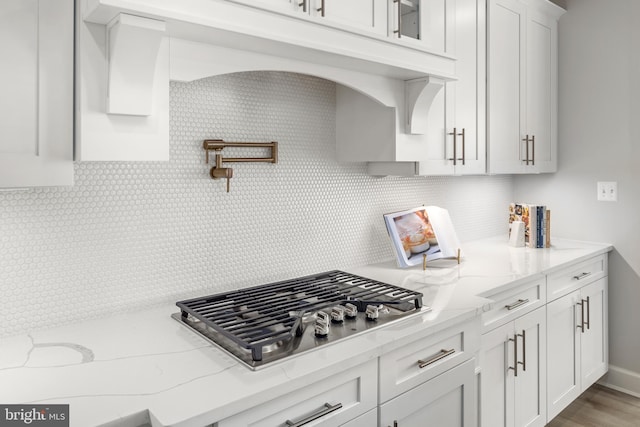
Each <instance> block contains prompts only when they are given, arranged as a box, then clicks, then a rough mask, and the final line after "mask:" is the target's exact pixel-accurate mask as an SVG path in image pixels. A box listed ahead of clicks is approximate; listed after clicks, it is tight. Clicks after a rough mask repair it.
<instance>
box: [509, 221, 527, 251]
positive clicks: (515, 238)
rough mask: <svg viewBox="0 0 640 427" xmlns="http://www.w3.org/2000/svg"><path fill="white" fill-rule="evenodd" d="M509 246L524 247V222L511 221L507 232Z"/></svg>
mask: <svg viewBox="0 0 640 427" xmlns="http://www.w3.org/2000/svg"><path fill="white" fill-rule="evenodd" d="M509 246H513V247H514V248H522V247H524V222H522V221H513V222H512V223H511V230H510V232H509Z"/></svg>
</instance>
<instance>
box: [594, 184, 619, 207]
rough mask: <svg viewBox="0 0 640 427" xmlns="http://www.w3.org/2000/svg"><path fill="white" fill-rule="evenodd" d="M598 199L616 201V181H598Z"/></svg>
mask: <svg viewBox="0 0 640 427" xmlns="http://www.w3.org/2000/svg"><path fill="white" fill-rule="evenodd" d="M597 189H598V200H599V201H603V202H617V201H618V183H617V182H616V181H606V182H605V181H599V182H598V185H597Z"/></svg>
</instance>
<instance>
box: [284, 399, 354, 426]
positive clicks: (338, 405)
mask: <svg viewBox="0 0 640 427" xmlns="http://www.w3.org/2000/svg"><path fill="white" fill-rule="evenodd" d="M340 408H342V403H336V404H335V405H331V404H330V403H325V404H324V406H323V407H322V409H320V410H319V411H318V412H316V413H314V414H311V415H309V416H308V417H306V418H304V419H301V420H300V421H296V422H293V421H291V420H287V421H285V424H286V425H288V426H289V427H299V426H303V425H305V424H309V423H310V422H311V421H315V420H317V419H318V418H322V417H324V416H325V415H327V414H330V413H332V412H333V411H337V410H338V409H340Z"/></svg>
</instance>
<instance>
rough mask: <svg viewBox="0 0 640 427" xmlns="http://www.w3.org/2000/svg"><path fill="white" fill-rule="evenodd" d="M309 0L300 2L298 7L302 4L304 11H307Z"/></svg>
mask: <svg viewBox="0 0 640 427" xmlns="http://www.w3.org/2000/svg"><path fill="white" fill-rule="evenodd" d="M307 1H308V0H302V3H298V7H300V6H302V11H303V12H305V13H306V12H307Z"/></svg>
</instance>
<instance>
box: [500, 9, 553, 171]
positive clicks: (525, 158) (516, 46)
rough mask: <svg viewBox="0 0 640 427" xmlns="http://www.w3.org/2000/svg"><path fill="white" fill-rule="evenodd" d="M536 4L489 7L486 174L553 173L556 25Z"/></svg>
mask: <svg viewBox="0 0 640 427" xmlns="http://www.w3.org/2000/svg"><path fill="white" fill-rule="evenodd" d="M562 12H563V10H562V9H561V8H559V7H557V6H555V5H553V4H551V3H549V2H543V1H541V0H529V1H527V2H521V1H518V0H490V2H489V16H488V22H489V23H488V25H489V67H488V68H489V95H488V96H489V99H488V105H489V121H488V123H489V124H488V135H489V172H490V173H540V172H555V171H556V169H557V110H558V106H557V102H558V101H557V96H558V95H557V90H558V87H557V75H558V69H557V67H558V65H557V64H558V58H557V49H558V47H557V44H558V41H557V33H558V29H557V20H558V18H559V17H560V15H561V14H562Z"/></svg>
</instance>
